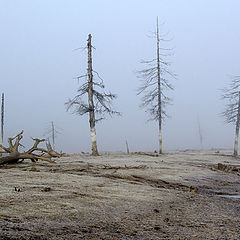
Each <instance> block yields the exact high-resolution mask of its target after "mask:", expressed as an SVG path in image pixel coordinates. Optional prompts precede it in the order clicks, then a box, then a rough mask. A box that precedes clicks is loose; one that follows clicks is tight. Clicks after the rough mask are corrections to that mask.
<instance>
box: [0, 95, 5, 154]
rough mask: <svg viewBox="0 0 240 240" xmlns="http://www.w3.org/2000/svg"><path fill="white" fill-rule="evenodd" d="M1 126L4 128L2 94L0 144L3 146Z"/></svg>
mask: <svg viewBox="0 0 240 240" xmlns="http://www.w3.org/2000/svg"><path fill="white" fill-rule="evenodd" d="M3 126H4V93H2V104H1V136H0V144H3ZM0 150H1V149H0ZM0 155H1V153H0Z"/></svg>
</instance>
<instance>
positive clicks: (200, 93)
mask: <svg viewBox="0 0 240 240" xmlns="http://www.w3.org/2000/svg"><path fill="white" fill-rule="evenodd" d="M239 9H240V1H238V0H229V1H225V0H211V1H208V0H201V1H200V0H198V1H187V0H185V1H184V0H182V1H180V0H172V1H169V0H148V1H143V0H131V1H127V0H121V1H111V0H101V1H98V0H89V1H77V0H69V1H63V0H51V1H47V0H35V1H31V0H21V1H17V0H15V1H14V0H0V31H1V35H0V36H1V38H0V43H1V44H0V81H1V87H0V92H1V93H2V92H4V93H5V135H4V142H5V143H6V139H7V137H9V136H13V135H15V134H16V133H18V132H19V131H21V130H22V129H23V130H24V131H25V133H24V139H23V144H26V145H28V144H30V143H31V139H30V137H39V138H42V137H44V136H43V134H44V133H46V131H47V129H48V128H49V127H50V123H51V121H53V122H54V123H55V125H56V127H58V128H59V131H61V134H60V135H58V136H57V139H56V147H57V150H62V151H64V152H72V153H74V152H75V153H78V152H81V151H84V152H87V151H90V149H91V143H90V132H89V122H88V115H86V116H84V117H81V116H77V115H72V114H70V112H66V106H65V105H64V103H65V102H66V101H67V100H68V98H72V97H73V96H74V95H75V94H76V91H77V88H78V86H79V84H78V81H77V80H75V79H74V78H75V77H77V76H79V75H82V74H84V73H85V71H86V69H87V52H86V51H82V50H79V51H73V49H76V48H80V47H85V46H86V44H87V37H88V34H89V33H91V34H92V36H93V39H92V43H93V46H94V47H95V48H96V50H94V52H93V68H94V70H96V71H98V73H99V74H100V75H101V77H102V78H103V79H104V83H105V86H106V89H107V90H109V91H111V92H112V93H116V94H117V95H118V98H117V100H116V101H115V102H114V106H115V108H116V110H118V111H120V112H121V113H122V116H121V117H113V118H110V117H109V118H108V119H107V120H105V121H102V122H100V123H98V124H97V126H96V130H97V142H98V148H99V150H100V152H101V151H125V140H126V139H127V140H128V144H129V148H130V151H154V150H158V128H157V126H158V125H157V122H147V119H148V115H146V113H145V111H144V110H142V109H140V108H139V105H140V97H139V96H136V93H137V88H138V87H139V85H140V80H139V79H138V78H137V75H136V71H137V70H141V69H142V68H143V67H144V66H142V65H141V64H140V60H142V59H144V60H151V59H153V58H155V51H156V43H155V39H153V38H149V37H148V35H150V33H151V32H153V31H155V27H156V18H157V16H158V17H159V21H160V22H162V23H163V22H164V23H165V24H164V26H163V28H164V29H160V31H161V32H168V31H169V36H170V38H172V41H171V42H168V43H166V44H167V45H166V46H167V47H173V48H174V51H173V52H174V55H173V56H172V57H171V58H170V60H171V62H172V66H171V69H172V71H174V72H175V73H176V74H177V75H178V79H177V80H173V81H172V84H173V85H174V87H175V90H174V91H173V92H171V93H170V92H169V94H170V96H171V97H173V105H172V106H169V107H168V108H167V111H168V114H169V115H170V116H171V118H169V119H167V121H166V123H165V124H164V127H163V149H164V150H165V151H166V150H175V149H190V148H191V149H199V148H201V144H200V140H199V133H198V120H199V123H200V125H201V130H202V135H203V148H206V149H209V148H232V146H233V141H234V126H233V125H227V124H225V123H224V119H223V118H222V117H221V116H220V113H221V112H222V111H223V110H224V104H225V103H224V101H221V99H220V96H221V91H220V89H222V88H224V87H226V86H227V85H228V83H229V82H230V79H229V77H228V75H240V69H239V58H240V48H239V42H240V41H239V40H240V28H239V22H240V15H239Z"/></svg>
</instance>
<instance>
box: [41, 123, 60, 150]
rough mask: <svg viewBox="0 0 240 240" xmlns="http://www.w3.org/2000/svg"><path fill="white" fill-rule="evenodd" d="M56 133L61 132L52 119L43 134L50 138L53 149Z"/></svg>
mask: <svg viewBox="0 0 240 240" xmlns="http://www.w3.org/2000/svg"><path fill="white" fill-rule="evenodd" d="M58 134H61V131H60V130H59V127H56V126H55V124H54V122H53V121H52V122H51V125H50V126H49V127H48V129H47V131H46V132H45V133H44V135H43V136H46V137H47V138H48V139H49V138H51V140H52V146H53V149H55V142H56V138H57V135H58ZM48 142H49V140H48ZM49 143H50V142H49Z"/></svg>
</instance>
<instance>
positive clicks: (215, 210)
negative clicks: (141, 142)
mask: <svg viewBox="0 0 240 240" xmlns="http://www.w3.org/2000/svg"><path fill="white" fill-rule="evenodd" d="M218 163H223V164H233V165H234V164H238V165H239V164H240V159H234V158H232V157H230V156H226V155H224V154H223V155H220V154H215V153H214V152H205V153H203V152H185V153H183V152H182V153H181V152H177V153H169V154H164V155H163V156H160V157H151V156H144V155H102V156H100V157H95V158H93V157H91V156H86V155H75V156H71V157H65V158H61V159H59V160H58V161H57V164H50V163H49V164H48V163H41V162H39V163H37V164H35V165H33V164H32V163H30V162H24V163H21V164H18V165H12V166H2V167H1V168H0V180H1V186H0V191H1V195H0V239H240V199H233V198H225V197H223V196H222V195H223V194H240V175H239V174H240V173H238V172H223V171H219V170H218V169H217V164H218Z"/></svg>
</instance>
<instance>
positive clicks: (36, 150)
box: [0, 131, 62, 165]
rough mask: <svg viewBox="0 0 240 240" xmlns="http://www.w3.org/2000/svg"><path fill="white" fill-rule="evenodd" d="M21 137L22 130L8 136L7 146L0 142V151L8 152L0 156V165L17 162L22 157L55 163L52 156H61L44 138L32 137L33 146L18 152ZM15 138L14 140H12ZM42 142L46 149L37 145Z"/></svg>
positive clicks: (34, 160) (33, 160)
mask: <svg viewBox="0 0 240 240" xmlns="http://www.w3.org/2000/svg"><path fill="white" fill-rule="evenodd" d="M22 138H23V131H21V132H20V133H19V134H17V135H16V136H14V137H10V138H8V144H9V146H8V147H4V146H3V145H2V144H0V148H1V149H2V150H1V151H0V153H5V154H8V155H7V156H2V157H0V165H3V164H11V163H18V162H20V161H21V160H22V161H23V160H24V159H30V160H31V161H32V162H36V161H38V160H42V161H47V162H51V163H55V162H54V161H53V160H52V158H54V157H61V156H62V154H61V153H57V152H56V151H54V150H53V149H52V147H51V145H50V143H49V142H48V141H47V140H46V139H38V138H32V139H33V141H34V144H33V146H32V147H31V148H30V149H28V150H27V151H25V152H19V147H20V146H22V145H21V143H20V140H21V139H22ZM14 140H15V142H14ZM42 142H46V147H47V149H44V148H41V147H38V145H39V144H40V143H42Z"/></svg>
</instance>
